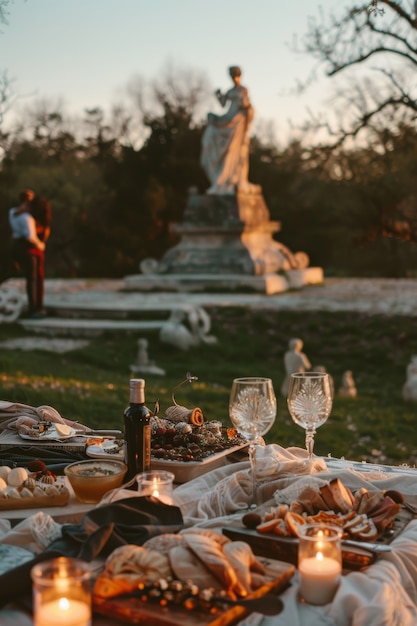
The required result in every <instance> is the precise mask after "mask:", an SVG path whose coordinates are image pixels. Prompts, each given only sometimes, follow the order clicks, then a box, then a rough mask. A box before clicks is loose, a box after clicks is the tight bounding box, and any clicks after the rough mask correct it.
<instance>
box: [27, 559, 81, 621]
mask: <svg viewBox="0 0 417 626" xmlns="http://www.w3.org/2000/svg"><path fill="white" fill-rule="evenodd" d="M31 577H32V583H33V610H34V626H91V590H90V570H89V567H88V564H87V563H85V562H84V561H81V560H78V559H69V558H66V557H59V558H57V559H51V560H50V561H43V562H42V563H38V564H37V565H35V566H34V567H33V568H32V570H31Z"/></svg>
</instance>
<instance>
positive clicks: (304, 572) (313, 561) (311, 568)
mask: <svg viewBox="0 0 417 626" xmlns="http://www.w3.org/2000/svg"><path fill="white" fill-rule="evenodd" d="M298 569H299V572H300V589H301V595H302V597H303V599H304V600H305V602H308V603H309V604H328V603H329V602H331V601H332V600H333V596H334V594H335V592H336V589H337V587H338V585H339V582H340V576H341V574H342V566H341V564H340V563H339V562H338V561H335V559H330V558H329V557H324V556H323V554H322V553H321V552H317V554H316V556H315V557H310V558H308V559H304V560H303V561H301V563H300V565H299V567H298Z"/></svg>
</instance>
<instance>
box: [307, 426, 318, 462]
mask: <svg viewBox="0 0 417 626" xmlns="http://www.w3.org/2000/svg"><path fill="white" fill-rule="evenodd" d="M315 434H316V431H315V430H307V431H306V449H307V454H308V464H309V466H310V467H311V466H312V465H313V448H314V435H315Z"/></svg>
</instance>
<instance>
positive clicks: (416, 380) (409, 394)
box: [403, 354, 417, 401]
mask: <svg viewBox="0 0 417 626" xmlns="http://www.w3.org/2000/svg"><path fill="white" fill-rule="evenodd" d="M403 398H404V400H414V401H417V354H415V355H414V356H412V357H411V361H410V363H409V364H408V365H407V380H406V382H405V385H404V386H403Z"/></svg>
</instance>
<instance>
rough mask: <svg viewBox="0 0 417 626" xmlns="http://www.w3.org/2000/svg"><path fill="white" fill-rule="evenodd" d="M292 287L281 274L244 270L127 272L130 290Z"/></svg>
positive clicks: (269, 291)
mask: <svg viewBox="0 0 417 626" xmlns="http://www.w3.org/2000/svg"><path fill="white" fill-rule="evenodd" d="M289 288H290V285H289V282H288V280H287V279H286V277H285V276H283V275H281V274H264V275H263V276H245V275H241V274H219V275H215V274H132V275H130V276H126V277H125V280H124V289H125V290H126V291H185V292H192V291H194V292H201V291H210V290H211V291H216V290H217V291H226V292H228V293H233V291H242V290H245V291H246V290H252V291H254V292H260V293H266V294H267V295H272V294H274V293H282V292H284V291H288V289H289Z"/></svg>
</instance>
